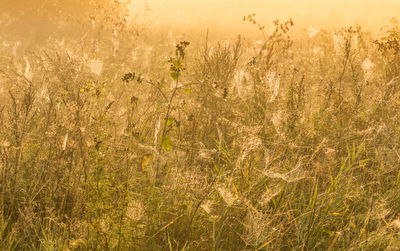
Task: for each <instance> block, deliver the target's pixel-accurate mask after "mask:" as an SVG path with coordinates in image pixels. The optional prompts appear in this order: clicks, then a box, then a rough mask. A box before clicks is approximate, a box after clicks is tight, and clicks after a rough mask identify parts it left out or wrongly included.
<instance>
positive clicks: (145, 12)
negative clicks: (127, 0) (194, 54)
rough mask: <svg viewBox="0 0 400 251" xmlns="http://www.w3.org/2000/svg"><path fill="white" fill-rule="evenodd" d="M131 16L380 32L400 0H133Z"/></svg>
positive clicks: (215, 25)
mask: <svg viewBox="0 0 400 251" xmlns="http://www.w3.org/2000/svg"><path fill="white" fill-rule="evenodd" d="M130 9H131V13H132V15H133V16H136V17H142V18H143V17H144V18H146V19H148V20H150V21H153V22H155V23H157V24H163V25H165V24H168V25H175V26H179V27H187V28H188V27H190V28H192V27H196V28H210V29H221V30H227V29H229V30H237V31H239V32H242V31H243V30H246V29H248V28H249V26H248V25H247V24H243V22H242V17H243V16H244V15H248V14H251V13H256V14H257V19H258V20H259V21H260V22H262V23H264V24H270V22H271V21H273V20H276V19H281V20H283V19H287V18H289V17H291V18H293V20H294V21H295V24H296V28H297V29H299V28H300V29H301V28H305V27H307V26H308V25H310V24H312V25H313V26H315V27H316V28H319V29H320V28H328V29H331V28H333V29H335V28H341V27H345V26H349V25H354V24H356V23H357V24H360V25H361V26H363V28H364V29H366V30H371V31H375V32H377V31H378V30H379V28H380V27H381V26H382V25H384V24H387V23H388V21H389V20H390V19H391V18H393V17H398V15H399V13H400V2H399V1H398V0H336V1H332V0H132V3H131V5H130Z"/></svg>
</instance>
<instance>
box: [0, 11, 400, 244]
mask: <svg viewBox="0 0 400 251" xmlns="http://www.w3.org/2000/svg"><path fill="white" fill-rule="evenodd" d="M99 15H100V14H99ZM101 15H103V17H108V18H103V19H99V18H97V17H96V18H97V19H96V18H95V17H94V16H92V17H90V19H89V21H90V22H87V23H88V24H85V25H86V26H85V25H83V24H82V26H80V27H81V28H82V30H83V33H81V35H82V34H83V35H82V36H78V38H74V39H68V38H65V39H64V40H62V39H61V38H60V37H59V38H56V37H52V38H49V39H47V40H46V42H44V43H42V44H41V45H40V46H39V45H37V46H36V47H35V45H32V44H31V43H29V41H22V42H18V41H16V40H14V41H12V40H9V41H4V43H3V44H1V45H0V195H1V196H0V246H1V249H4V250H324V249H327V250H398V247H399V246H400V236H399V231H400V172H399V160H400V145H399V142H400V131H399V130H400V127H399V116H400V75H399V74H400V51H399V50H400V44H399V43H400V27H399V25H398V23H397V22H396V21H393V22H392V23H391V24H389V26H388V27H386V28H385V29H384V31H385V33H386V34H387V36H386V37H384V38H380V39H378V40H375V39H374V38H372V36H371V35H370V34H369V33H367V32H364V31H363V30H362V29H361V27H350V28H346V29H342V30H339V31H337V32H328V31H323V30H321V31H316V30H313V29H310V30H309V33H310V36H309V37H306V38H302V40H301V41H292V40H291V38H290V37H289V36H288V34H289V33H290V31H289V30H290V29H292V28H294V27H295V26H294V27H293V22H292V20H288V21H287V22H278V21H277V22H275V23H274V24H272V25H274V27H275V31H274V32H272V33H271V34H267V32H265V31H264V30H265V29H264V28H263V26H262V25H259V24H258V23H257V21H256V20H255V18H256V17H255V15H250V16H247V17H245V18H244V21H245V22H248V21H250V23H249V27H251V26H252V23H253V24H254V25H256V27H257V28H259V29H260V34H263V38H264V39H263V40H261V41H252V40H251V39H248V38H243V37H238V38H237V39H235V40H232V41H231V42H214V41H211V40H210V39H209V35H208V34H207V35H205V34H201V37H202V39H201V42H196V41H193V42H194V43H193V42H192V41H189V42H192V43H188V42H184V41H181V38H179V37H176V36H174V35H173V33H169V35H167V33H166V32H161V31H160V32H159V33H158V34H159V35H153V36H151V35H150V34H151V33H152V32H151V30H146V27H141V28H138V26H137V25H136V26H135V25H134V27H131V26H129V25H126V24H125V20H124V19H123V18H121V16H119V17H118V18H119V19H118V18H117V19H118V20H119V21H120V22H115V20H116V19H113V18H111V17H115V16H112V15H115V13H114V12H110V13H107V12H105V11H103V12H101ZM94 20H96V22H95V21H94ZM199 36H200V35H199ZM3 38H4V37H3Z"/></svg>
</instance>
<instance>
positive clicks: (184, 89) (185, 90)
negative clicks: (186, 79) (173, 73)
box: [182, 88, 193, 94]
mask: <svg viewBox="0 0 400 251" xmlns="http://www.w3.org/2000/svg"><path fill="white" fill-rule="evenodd" d="M182 91H184V92H185V93H186V94H190V93H192V92H193V91H192V89H188V88H182Z"/></svg>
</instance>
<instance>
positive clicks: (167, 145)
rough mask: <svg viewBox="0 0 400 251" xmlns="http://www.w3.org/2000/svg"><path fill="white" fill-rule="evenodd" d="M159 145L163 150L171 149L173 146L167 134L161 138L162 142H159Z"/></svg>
mask: <svg viewBox="0 0 400 251" xmlns="http://www.w3.org/2000/svg"><path fill="white" fill-rule="evenodd" d="M161 147H162V149H163V150H164V151H169V150H171V149H172V147H173V142H172V140H171V138H170V137H169V136H165V137H164V139H163V141H162V144H161Z"/></svg>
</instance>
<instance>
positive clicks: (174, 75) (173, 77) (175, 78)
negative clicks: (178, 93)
mask: <svg viewBox="0 0 400 251" xmlns="http://www.w3.org/2000/svg"><path fill="white" fill-rule="evenodd" d="M170 75H171V78H172V79H173V80H175V81H176V80H177V79H178V74H177V73H176V72H175V71H171V72H170Z"/></svg>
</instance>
